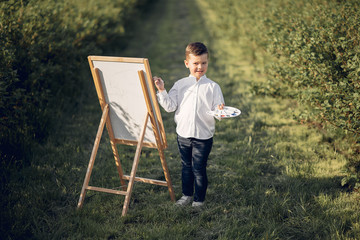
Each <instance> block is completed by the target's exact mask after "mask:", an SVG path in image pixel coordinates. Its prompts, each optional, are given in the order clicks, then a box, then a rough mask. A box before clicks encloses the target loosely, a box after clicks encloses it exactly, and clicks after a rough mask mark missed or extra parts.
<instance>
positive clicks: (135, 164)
mask: <svg viewBox="0 0 360 240" xmlns="http://www.w3.org/2000/svg"><path fill="white" fill-rule="evenodd" d="M148 119H149V115H148V113H146V117H145V123H144V126H143V129H142V131H141V135H140V139H139V141H138V144H137V147H136V152H135V157H134V162H133V165H132V168H131V174H130V179H129V183H128V188H127V192H126V196H125V201H124V207H123V211H122V216H125V215H126V213H127V211H128V208H129V204H130V197H131V193H132V189H133V187H134V182H135V176H136V170H137V167H138V164H139V159H140V154H141V149H142V146H143V141H144V137H145V130H146V125H147V122H148Z"/></svg>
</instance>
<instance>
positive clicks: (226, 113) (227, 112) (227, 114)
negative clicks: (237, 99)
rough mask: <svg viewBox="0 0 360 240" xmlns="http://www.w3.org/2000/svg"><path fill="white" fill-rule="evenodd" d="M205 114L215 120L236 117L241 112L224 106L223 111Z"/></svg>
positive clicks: (217, 110)
mask: <svg viewBox="0 0 360 240" xmlns="http://www.w3.org/2000/svg"><path fill="white" fill-rule="evenodd" d="M206 113H207V114H209V115H211V116H214V117H215V118H217V119H219V120H220V119H222V118H232V117H237V116H239V115H240V114H241V111H240V110H239V109H237V108H234V107H228V106H224V109H222V110H219V109H216V110H215V111H207V112H206Z"/></svg>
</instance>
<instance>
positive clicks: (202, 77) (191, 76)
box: [189, 74, 206, 82]
mask: <svg viewBox="0 0 360 240" xmlns="http://www.w3.org/2000/svg"><path fill="white" fill-rule="evenodd" d="M189 78H195V81H196V77H194V76H193V75H191V74H190V75H189ZM205 78H206V75H205V74H204V75H203V76H201V77H200V79H199V81H197V82H200V80H201V79H205Z"/></svg>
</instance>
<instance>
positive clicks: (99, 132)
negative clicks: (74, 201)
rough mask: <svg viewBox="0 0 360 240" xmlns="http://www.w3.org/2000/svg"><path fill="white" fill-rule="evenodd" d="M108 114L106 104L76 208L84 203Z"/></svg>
mask: <svg viewBox="0 0 360 240" xmlns="http://www.w3.org/2000/svg"><path fill="white" fill-rule="evenodd" d="M108 114H109V105H107V104H106V106H105V107H104V110H103V114H102V116H101V120H100V124H99V128H98V131H97V134H96V138H95V143H94V147H93V149H92V152H91V157H90V161H89V165H88V168H87V171H86V175H85V179H84V184H83V186H82V189H81V193H80V198H79V202H78V206H77V207H78V208H81V207H82V205H83V203H84V199H85V195H86V189H87V187H88V186H89V181H90V176H91V172H92V169H93V166H94V162H95V157H96V154H97V150H98V148H99V144H100V139H101V135H102V132H103V130H104V126H105V119H106V118H107V116H108Z"/></svg>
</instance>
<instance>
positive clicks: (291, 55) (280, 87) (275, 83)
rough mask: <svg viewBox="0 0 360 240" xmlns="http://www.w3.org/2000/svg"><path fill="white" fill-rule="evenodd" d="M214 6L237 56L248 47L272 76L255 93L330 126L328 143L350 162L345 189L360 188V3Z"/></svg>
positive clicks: (285, 0)
mask: <svg viewBox="0 0 360 240" xmlns="http://www.w3.org/2000/svg"><path fill="white" fill-rule="evenodd" d="M207 4H210V8H212V9H216V14H217V15H218V16H219V17H218V19H217V24H216V26H213V28H214V30H213V32H214V36H215V37H221V38H224V39H226V40H228V41H229V42H231V46H232V47H233V48H234V52H236V50H235V49H237V48H239V49H241V53H243V54H245V55H246V56H247V57H248V59H249V60H250V61H252V62H253V63H254V65H256V68H257V70H258V72H259V73H260V74H263V75H265V76H266V79H267V81H266V82H265V83H263V84H257V85H254V87H253V90H254V92H255V93H256V94H264V95H271V96H274V97H282V98H291V99H295V100H296V101H297V102H298V105H299V107H298V108H297V109H296V110H295V111H294V117H295V118H296V119H298V120H299V122H301V123H304V124H309V125H313V126H317V127H319V128H321V129H326V130H327V133H326V134H325V135H326V137H325V139H327V140H328V141H329V142H331V144H333V146H334V147H335V148H337V149H338V150H339V151H340V152H342V153H344V154H345V155H346V156H347V158H348V159H349V164H348V170H349V171H348V172H349V175H348V177H346V178H345V179H344V180H343V184H350V185H352V186H354V185H355V182H356V181H357V182H358V183H359V179H360V158H359V155H360V154H359V153H360V34H359V30H360V2H359V1H357V0H348V1H335V0H331V1H327V0H312V1H310V0H305V1H291V0H273V1H263V0H243V1H236V0H229V1H217V0H212V1H208V3H207ZM339 139H340V140H341V141H342V142H346V143H347V144H346V145H345V144H344V143H339V142H341V141H340V140H339ZM343 139H345V141H343ZM338 140H339V141H338ZM358 186H359V187H360V185H359V184H358Z"/></svg>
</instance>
